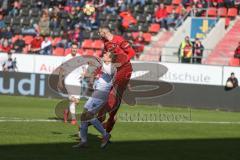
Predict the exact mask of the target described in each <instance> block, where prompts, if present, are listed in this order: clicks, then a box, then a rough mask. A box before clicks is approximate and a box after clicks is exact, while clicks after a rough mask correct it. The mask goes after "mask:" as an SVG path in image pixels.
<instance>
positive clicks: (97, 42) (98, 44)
mask: <svg viewBox="0 0 240 160" xmlns="http://www.w3.org/2000/svg"><path fill="white" fill-rule="evenodd" d="M93 48H94V49H103V48H104V44H103V41H102V40H95V41H94V43H93Z"/></svg>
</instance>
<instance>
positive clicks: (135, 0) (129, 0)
mask: <svg viewBox="0 0 240 160" xmlns="http://www.w3.org/2000/svg"><path fill="white" fill-rule="evenodd" d="M127 4H129V5H131V6H135V5H137V4H140V5H141V6H144V5H145V0H127Z"/></svg>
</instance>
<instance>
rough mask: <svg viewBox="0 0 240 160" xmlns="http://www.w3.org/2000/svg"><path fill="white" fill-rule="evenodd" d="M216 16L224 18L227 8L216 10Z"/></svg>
mask: <svg viewBox="0 0 240 160" xmlns="http://www.w3.org/2000/svg"><path fill="white" fill-rule="evenodd" d="M218 16H220V17H226V16H227V8H225V7H222V8H218Z"/></svg>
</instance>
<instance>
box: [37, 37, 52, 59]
mask: <svg viewBox="0 0 240 160" xmlns="http://www.w3.org/2000/svg"><path fill="white" fill-rule="evenodd" d="M40 54H42V55H51V54H52V42H51V41H50V40H49V39H48V37H44V41H42V44H41V51H40Z"/></svg>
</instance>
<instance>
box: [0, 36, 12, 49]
mask: <svg viewBox="0 0 240 160" xmlns="http://www.w3.org/2000/svg"><path fill="white" fill-rule="evenodd" d="M11 49H12V47H11V45H10V44H9V41H8V39H6V38H5V39H3V41H2V43H1V45H0V51H1V52H6V53H9V52H10V51H11Z"/></svg>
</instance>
